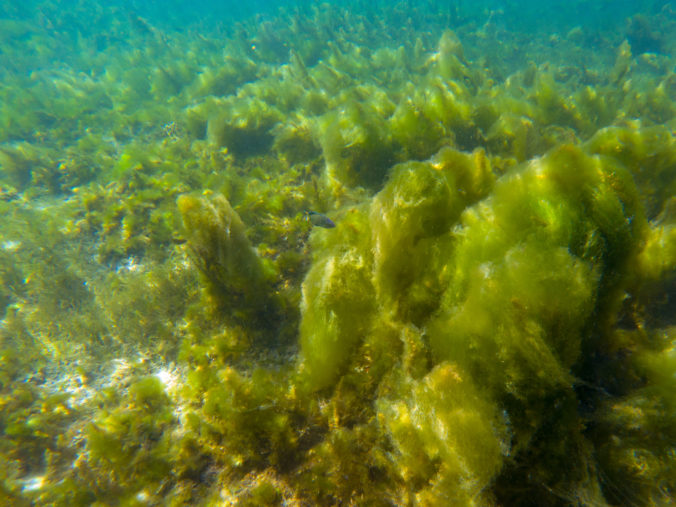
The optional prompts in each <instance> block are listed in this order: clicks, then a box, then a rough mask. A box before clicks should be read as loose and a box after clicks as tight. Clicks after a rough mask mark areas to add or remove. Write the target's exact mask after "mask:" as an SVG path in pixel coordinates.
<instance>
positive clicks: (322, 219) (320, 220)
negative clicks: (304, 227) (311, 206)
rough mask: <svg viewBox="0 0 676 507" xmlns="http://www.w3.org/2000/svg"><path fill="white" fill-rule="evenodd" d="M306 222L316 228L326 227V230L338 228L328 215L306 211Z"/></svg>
mask: <svg viewBox="0 0 676 507" xmlns="http://www.w3.org/2000/svg"><path fill="white" fill-rule="evenodd" d="M305 220H307V221H308V222H310V223H311V224H312V225H314V226H317V227H324V229H332V228H334V227H335V226H336V224H334V223H333V220H331V219H330V218H329V217H327V216H326V215H322V214H321V213H317V212H316V211H306V212H305Z"/></svg>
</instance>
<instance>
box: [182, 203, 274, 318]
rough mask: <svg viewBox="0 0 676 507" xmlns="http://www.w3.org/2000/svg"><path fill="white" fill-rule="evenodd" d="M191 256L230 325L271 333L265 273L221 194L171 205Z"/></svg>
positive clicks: (270, 301)
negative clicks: (211, 197)
mask: <svg viewBox="0 0 676 507" xmlns="http://www.w3.org/2000/svg"><path fill="white" fill-rule="evenodd" d="M177 205H178V209H179V211H180V213H181V217H182V218H183V224H184V226H185V235H186V239H187V240H188V247H189V249H190V252H191V254H192V258H193V260H194V262H195V263H196V265H197V267H198V269H199V270H200V271H201V272H202V274H203V275H204V277H205V280H206V282H207V284H208V287H209V289H210V295H211V296H212V297H213V299H214V301H215V304H216V306H217V307H218V308H219V309H220V310H221V311H223V312H224V313H225V314H226V315H227V317H228V318H230V319H232V320H233V321H234V322H235V323H239V324H244V323H247V324H248V325H252V327H254V328H259V329H261V328H268V329H274V328H275V327H276V325H277V324H278V322H275V321H276V319H277V318H278V311H279V307H278V301H277V300H276V299H275V297H274V296H273V294H272V290H271V277H270V272H269V270H268V269H267V268H266V266H265V264H264V263H263V261H262V260H261V258H260V257H259V256H258V254H257V253H256V251H255V250H254V249H253V247H252V246H251V243H250V242H249V240H248V239H247V237H246V230H245V227H244V223H243V222H242V220H241V219H240V217H239V215H238V214H237V212H236V211H235V210H233V209H232V207H231V206H230V203H229V202H228V201H227V199H226V198H225V197H223V196H222V195H217V196H216V197H214V198H213V199H211V200H210V201H208V200H206V199H204V198H198V197H192V196H189V195H182V196H181V197H179V198H178V201H177Z"/></svg>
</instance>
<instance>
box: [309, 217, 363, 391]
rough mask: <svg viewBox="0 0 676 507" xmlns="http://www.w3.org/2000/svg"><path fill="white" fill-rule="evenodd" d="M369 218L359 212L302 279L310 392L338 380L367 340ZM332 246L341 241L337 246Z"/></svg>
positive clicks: (332, 235)
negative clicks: (361, 343)
mask: <svg viewBox="0 0 676 507" xmlns="http://www.w3.org/2000/svg"><path fill="white" fill-rule="evenodd" d="M367 227H368V222H367V217H366V216H365V213H364V212H363V211H361V210H355V211H354V212H353V213H351V214H350V215H349V216H348V217H346V218H345V219H344V220H343V222H342V223H341V224H340V226H339V227H337V228H336V230H333V229H330V230H327V231H322V232H323V233H324V234H325V235H327V236H330V240H329V241H328V243H326V242H325V244H324V245H323V246H324V248H322V250H320V251H319V252H318V253H317V254H316V260H315V262H314V263H313V266H312V268H311V269H310V271H309V272H308V274H307V276H306V277H305V281H304V282H303V301H302V303H301V312H302V321H301V325H300V346H301V354H300V356H301V359H300V368H301V382H302V383H303V385H305V386H306V387H307V388H309V389H310V390H311V391H314V390H317V389H322V388H324V387H326V386H328V385H330V384H331V383H333V382H335V380H336V378H337V377H338V375H339V374H340V373H341V372H342V371H344V368H345V366H346V365H347V364H348V362H349V360H350V356H351V355H352V354H353V353H354V351H355V349H356V347H357V345H358V344H359V343H360V342H361V341H362V340H363V339H364V338H365V336H366V335H367V333H368V331H369V327H370V325H371V319H372V317H373V310H374V297H373V295H374V288H373V284H372V281H371V270H372V263H373V261H372V258H371V256H370V254H369V246H368V245H369V243H370V240H369V238H368V236H367V232H366V231H367ZM332 245H339V246H338V248H335V249H334V248H333V247H332Z"/></svg>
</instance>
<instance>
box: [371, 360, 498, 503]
mask: <svg viewBox="0 0 676 507" xmlns="http://www.w3.org/2000/svg"><path fill="white" fill-rule="evenodd" d="M377 406H378V420H379V422H380V424H381V426H382V427H384V428H385V429H386V430H387V431H388V433H389V435H390V436H391V439H392V441H393V444H394V447H395V453H394V458H393V459H394V460H395V461H396V462H397V472H398V474H400V476H401V478H402V479H403V480H404V481H405V483H406V484H407V485H408V487H409V488H411V489H412V490H413V491H416V494H415V498H416V501H415V503H416V504H417V505H489V504H490V503H491V497H490V494H487V491H486V490H487V486H488V485H489V484H490V482H491V481H492V480H493V479H494V477H495V476H496V474H497V473H498V471H499V470H500V467H501V465H502V460H503V456H504V455H505V454H507V453H508V451H509V434H508V428H507V421H506V420H505V418H504V417H503V416H502V415H501V414H500V413H499V411H498V410H497V407H496V406H495V405H493V404H491V403H490V402H489V401H488V400H486V399H485V398H484V397H482V396H481V395H480V394H479V392H478V391H477V388H476V386H474V385H473V382H472V380H471V379H470V378H467V377H466V376H465V375H464V374H463V373H461V372H459V371H458V370H457V368H456V367H454V366H453V364H450V363H441V364H439V365H437V366H436V367H435V368H434V369H433V370H432V371H431V372H430V373H428V374H427V375H426V376H425V377H424V378H422V379H420V380H418V381H413V380H411V379H404V380H402V382H401V384H400V385H398V386H397V389H396V390H395V391H394V392H393V393H391V394H389V395H388V396H387V397H383V398H380V399H379V400H378V403H377Z"/></svg>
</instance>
